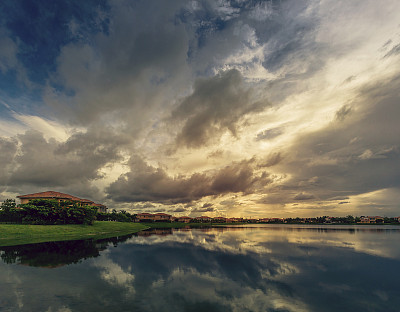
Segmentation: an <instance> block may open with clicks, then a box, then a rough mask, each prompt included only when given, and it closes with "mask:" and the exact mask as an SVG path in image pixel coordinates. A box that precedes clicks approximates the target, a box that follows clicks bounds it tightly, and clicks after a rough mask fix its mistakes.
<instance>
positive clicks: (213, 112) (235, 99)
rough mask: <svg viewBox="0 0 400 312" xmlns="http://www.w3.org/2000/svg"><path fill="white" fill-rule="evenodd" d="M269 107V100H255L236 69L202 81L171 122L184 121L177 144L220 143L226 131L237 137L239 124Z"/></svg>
mask: <svg viewBox="0 0 400 312" xmlns="http://www.w3.org/2000/svg"><path fill="white" fill-rule="evenodd" d="M267 105H268V102H267V101H255V100H254V99H252V94H251V89H249V88H248V87H246V85H245V84H244V81H243V77H242V75H241V74H240V72H239V71H237V70H230V71H226V72H221V73H220V74H218V75H216V76H214V77H211V78H208V79H199V80H197V81H196V83H195V85H194V91H193V93H192V94H191V95H189V96H188V97H186V98H185V99H184V100H183V101H182V103H181V104H180V105H179V106H178V108H176V109H175V110H174V111H173V112H172V117H171V121H174V120H178V121H179V120H183V122H184V124H183V127H182V130H181V131H180V133H179V134H178V136H177V138H176V143H177V145H178V146H186V147H189V148H198V147H201V146H204V145H207V144H209V143H210V142H212V141H215V140H218V139H219V137H220V136H221V135H222V134H224V133H226V132H230V133H231V134H232V135H233V136H237V133H238V127H239V123H240V121H242V120H243V118H244V117H245V116H246V115H249V114H252V113H257V112H260V111H262V110H263V109H264V108H265V107H266V106H267Z"/></svg>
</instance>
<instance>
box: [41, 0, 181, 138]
mask: <svg viewBox="0 0 400 312" xmlns="http://www.w3.org/2000/svg"><path fill="white" fill-rule="evenodd" d="M180 4H181V1H169V2H168V3H166V2H159V3H158V4H157V5H156V7H157V9H156V10H155V7H154V5H155V3H150V2H131V1H120V2H112V3H110V8H109V11H108V12H107V19H108V21H109V23H108V29H107V31H103V32H100V33H93V34H91V36H89V38H88V39H87V40H80V41H78V42H76V41H72V42H70V43H68V44H66V45H64V46H63V47H62V48H61V49H60V54H59V56H58V58H57V62H56V64H57V71H56V73H55V74H54V75H52V77H51V79H50V81H49V86H48V88H47V89H46V92H45V101H46V103H47V104H48V105H50V106H51V107H53V108H55V109H56V111H57V112H58V113H59V115H60V117H63V118H67V119H68V121H69V122H71V123H74V124H77V123H79V124H87V123H91V122H96V121H98V119H100V118H101V117H102V116H103V114H106V113H109V112H115V113H119V114H117V115H116V117H119V118H120V119H121V120H127V121H129V122H130V123H129V127H128V128H129V129H131V130H132V131H139V130H140V128H141V127H143V126H144V125H145V122H146V119H147V120H148V119H150V118H151V115H150V114H151V113H152V112H153V111H152V108H153V106H154V105H155V102H156V101H157V96H159V95H160V92H162V93H163V96H164V98H165V99H167V98H168V92H171V91H170V89H168V88H167V89H165V88H166V87H165V84H166V83H167V84H168V86H169V88H174V91H177V92H179V91H180V90H179V88H180V86H179V85H178V84H175V83H176V81H180V80H182V79H183V80H184V79H185V78H184V77H185V75H186V74H185V71H186V58H187V55H186V53H187V49H188V43H187V34H186V31H185V28H184V26H183V25H182V24H181V23H178V22H175V21H174V16H175V13H176V11H177V10H178V8H179V7H180ZM80 27H81V24H80V23H79V21H78V22H77V24H76V28H77V29H78V30H79V29H80ZM59 86H62V88H60V87H59ZM66 108H68V109H66ZM126 111H128V113H127V112H126ZM137 116H140V117H137Z"/></svg>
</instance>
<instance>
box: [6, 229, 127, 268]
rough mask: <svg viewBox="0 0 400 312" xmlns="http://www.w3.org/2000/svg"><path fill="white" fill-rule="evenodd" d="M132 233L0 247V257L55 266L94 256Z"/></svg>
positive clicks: (29, 264) (30, 264)
mask: <svg viewBox="0 0 400 312" xmlns="http://www.w3.org/2000/svg"><path fill="white" fill-rule="evenodd" d="M130 237H132V235H126V236H120V237H113V238H107V239H101V240H75V241H61V242H49V243H39V244H29V245H19V246H6V247H0V257H1V259H2V260H3V262H5V263H7V264H11V263H19V264H23V265H28V266H35V267H47V268H55V267H59V266H63V265H66V264H72V263H78V262H80V261H82V260H85V259H89V258H95V257H97V256H99V255H100V251H102V250H104V249H106V248H107V246H108V245H109V244H110V243H111V244H113V245H114V246H117V245H118V243H121V242H124V241H126V240H127V239H128V238H130Z"/></svg>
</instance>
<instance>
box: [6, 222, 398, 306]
mask: <svg viewBox="0 0 400 312" xmlns="http://www.w3.org/2000/svg"><path fill="white" fill-rule="evenodd" d="M0 255H1V260H2V261H0V311H48V312H56V311H60V312H66V311H207V312H211V311H238V312H239V311H240V312H242V311H280V312H283V311H386V312H389V311H400V228H399V227H391V226H381V227H378V226H375V227H373V226H356V227H334V226H325V227H324V226H308V227H307V226H298V225H296V226H289V225H285V226H279V225H278V226H274V225H266V226H261V227H260V226H257V227H246V228H244V227H233V228H220V229H203V230H202V229H193V230H169V229H167V230H157V231H155V230H152V231H147V232H142V233H140V234H138V235H135V236H128V237H119V238H114V239H110V240H100V241H69V242H58V243H46V244H32V245H25V246H17V247H0Z"/></svg>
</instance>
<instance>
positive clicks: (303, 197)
mask: <svg viewBox="0 0 400 312" xmlns="http://www.w3.org/2000/svg"><path fill="white" fill-rule="evenodd" d="M314 198H315V197H314V195H312V194H308V193H303V192H301V193H299V194H297V195H296V196H295V197H293V199H294V200H310V199H314Z"/></svg>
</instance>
